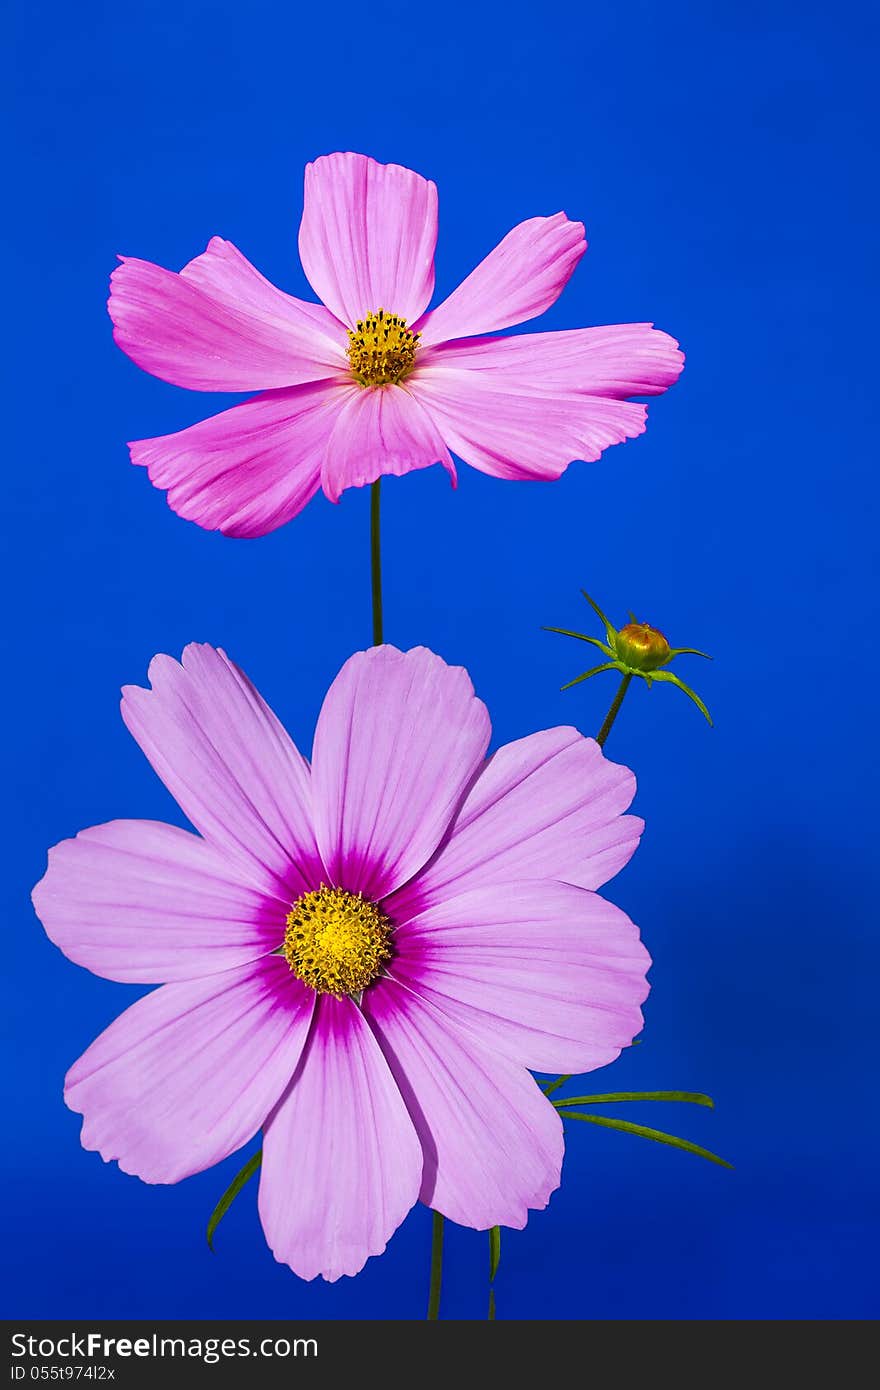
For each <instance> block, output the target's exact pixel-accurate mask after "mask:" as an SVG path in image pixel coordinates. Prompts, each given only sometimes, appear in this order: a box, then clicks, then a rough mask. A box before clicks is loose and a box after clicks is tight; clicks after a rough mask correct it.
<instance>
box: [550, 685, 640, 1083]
mask: <svg viewBox="0 0 880 1390" xmlns="http://www.w3.org/2000/svg"><path fill="white" fill-rule="evenodd" d="M631 680H632V676H624V677H623V679H622V680H621V682H620V685H619V686H618V687H617V694H616V695H615V697H614V699H613V700H612V701H611V708H610V709H609V711H608V713H607V714H606V716H605V718H604V719H603V721H602V727H601V729H600V730H599V732H598V733H597V735H596V742H597V743H598V745H599V747H600V748H601V747H602V745H603V744H604V742H605V740H606V738H607V737H608V735H609V734H610V733H611V726H612V724H613V723H614V721H615V719H616V718H617V714H618V711H619V709H620V706H621V705H622V704H623V700H624V696H625V695H626V692H627V691H628V690H629V687H630V681H631ZM568 1080H569V1077H567V1076H562V1077H560V1076H557V1078H556V1080H555V1081H551V1082H550V1085H549V1086H545V1087H544V1094H545V1095H548V1096H549V1095H550V1094H551V1092H552V1091H555V1090H557V1088H558V1087H559V1086H561V1085H562V1083H563V1081H568ZM554 1104H555V1102H554Z"/></svg>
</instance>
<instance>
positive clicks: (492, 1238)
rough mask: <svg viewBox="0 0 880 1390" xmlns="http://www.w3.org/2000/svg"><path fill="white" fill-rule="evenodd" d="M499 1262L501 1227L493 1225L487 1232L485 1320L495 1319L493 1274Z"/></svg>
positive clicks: (495, 1272) (496, 1270) (491, 1320)
mask: <svg viewBox="0 0 880 1390" xmlns="http://www.w3.org/2000/svg"><path fill="white" fill-rule="evenodd" d="M500 1263H501V1227H500V1226H493V1227H492V1229H491V1231H490V1232H489V1311H488V1313H487V1314H486V1321H487V1322H494V1321H495V1275H496V1274H497V1273H498V1266H499V1264H500Z"/></svg>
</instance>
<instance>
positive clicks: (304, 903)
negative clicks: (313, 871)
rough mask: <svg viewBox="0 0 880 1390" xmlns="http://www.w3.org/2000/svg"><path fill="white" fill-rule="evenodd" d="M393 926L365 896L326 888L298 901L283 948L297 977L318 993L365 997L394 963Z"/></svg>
mask: <svg viewBox="0 0 880 1390" xmlns="http://www.w3.org/2000/svg"><path fill="white" fill-rule="evenodd" d="M391 932H392V927H391V923H390V921H389V920H388V918H387V917H386V916H385V914H384V912H382V911H381V909H380V908H378V907H377V906H376V904H375V903H373V902H370V900H369V898H364V897H362V896H361V894H360V893H347V892H346V891H345V889H344V888H327V887H325V886H324V885H323V884H322V885H321V887H320V888H318V889H316V890H315V891H314V892H312V893H304V894H303V896H302V897H301V898H297V900H296V902H295V903H294V904H293V907H292V908H291V909H290V912H289V913H288V914H287V930H286V932H285V934H284V945H283V946H282V948H281V950H282V953H283V955H284V957H285V959H286V961H287V963H288V964H289V966H290V968H291V970H292V971H293V973H294V975H296V977H297V979H299V980H302V982H303V984H305V985H308V987H309V988H310V989H313V990H315V992H316V993H317V994H335V995H336V996H337V998H341V997H342V996H343V995H347V994H360V993H361V991H362V990H365V989H366V988H367V986H368V985H371V984H372V983H373V981H374V980H375V979H376V978H377V976H378V975H380V974H381V971H382V967H383V966H384V965H385V964H386V962H387V961H389V960H390V959H391Z"/></svg>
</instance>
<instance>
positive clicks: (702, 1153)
mask: <svg viewBox="0 0 880 1390" xmlns="http://www.w3.org/2000/svg"><path fill="white" fill-rule="evenodd" d="M560 1113H561V1114H562V1118H563V1119H566V1120H584V1121H585V1122H586V1123H587V1124H591V1125H601V1126H602V1127H603V1129H619V1130H622V1131H623V1132H624V1133H625V1134H635V1135H638V1136H639V1137H640V1138H642V1139H652V1140H653V1141H654V1143H655V1144H668V1145H669V1146H670V1148H673V1149H682V1150H684V1152H685V1153H691V1154H695V1155H696V1156H697V1157H698V1158H705V1159H707V1160H708V1161H709V1162H710V1163H717V1164H718V1165H719V1167H721V1168H732V1167H733V1164H732V1163H728V1161H727V1159H726V1158H720V1157H719V1156H718V1154H713V1153H712V1152H711V1150H710V1149H704V1148H702V1147H701V1146H700V1145H699V1144H692V1143H691V1142H690V1140H689V1139H679V1137H678V1135H676V1134H665V1133H664V1132H663V1130H662V1129H651V1128H650V1127H649V1126H648V1125H637V1124H633V1122H632V1121H631V1120H615V1119H612V1118H611V1116H610V1115H581V1114H580V1113H579V1112H578V1111H576V1110H569V1111H561V1112H560Z"/></svg>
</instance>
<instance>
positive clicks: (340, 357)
mask: <svg viewBox="0 0 880 1390" xmlns="http://www.w3.org/2000/svg"><path fill="white" fill-rule="evenodd" d="M119 259H120V262H121V264H120V265H119V266H117V268H116V270H114V272H113V274H112V275H111V277H110V299H109V302H108V306H107V307H108V309H109V311H110V317H111V319H112V320H113V324H114V332H113V336H114V338H115V339H116V342H117V343H118V344H119V346H120V347H121V348H122V350H123V352H125V353H127V354H128V356H129V357H130V358H131V359H132V361H133V362H136V363H137V365H138V366H139V367H143V369H144V371H145V372H151V373H152V375H153V376H158V377H161V378H162V380H163V381H170V382H172V383H173V384H174V385H175V386H188V387H189V388H190V389H191V390H194V391H264V390H267V389H269V388H270V387H275V386H294V385H296V384H297V383H298V382H304V381H320V380H322V379H324V378H327V377H332V376H334V375H335V374H336V373H337V372H339V371H340V370H343V369H344V368H345V367H346V366H347V359H346V356H345V347H346V341H347V340H346V335H345V331H344V330H343V328H342V326H341V325H340V324H339V323H338V322H337V321H336V320H335V319H334V317H333V315H332V314H330V313H328V312H327V310H326V309H325V308H324V307H323V306H322V305H320V304H306V303H305V302H304V301H303V300H301V299H294V298H293V297H292V295H289V294H284V293H283V292H282V291H281V290H278V289H276V288H275V286H274V285H271V284H270V283H269V281H268V280H266V279H264V278H263V276H262V275H261V274H260V272H259V271H258V270H256V269H255V268H254V267H253V266H252V265H251V263H250V261H248V260H246V259H245V257H244V256H243V255H242V254H241V252H240V251H238V250H236V248H235V247H234V246H233V245H232V243H231V242H229V241H223V240H222V238H221V237H213V238H212V239H211V241H210V242H209V243H208V249H207V251H205V252H203V254H202V255H201V256H197V257H196V258H195V260H193V261H190V263H189V265H187V266H184V268H183V270H182V271H181V272H180V274H179V275H178V274H176V273H175V272H174V271H173V270H164V269H163V268H162V266H158V265H153V263H152V262H151V261H141V260H137V259H136V258H135V257H132V256H120V258H119Z"/></svg>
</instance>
